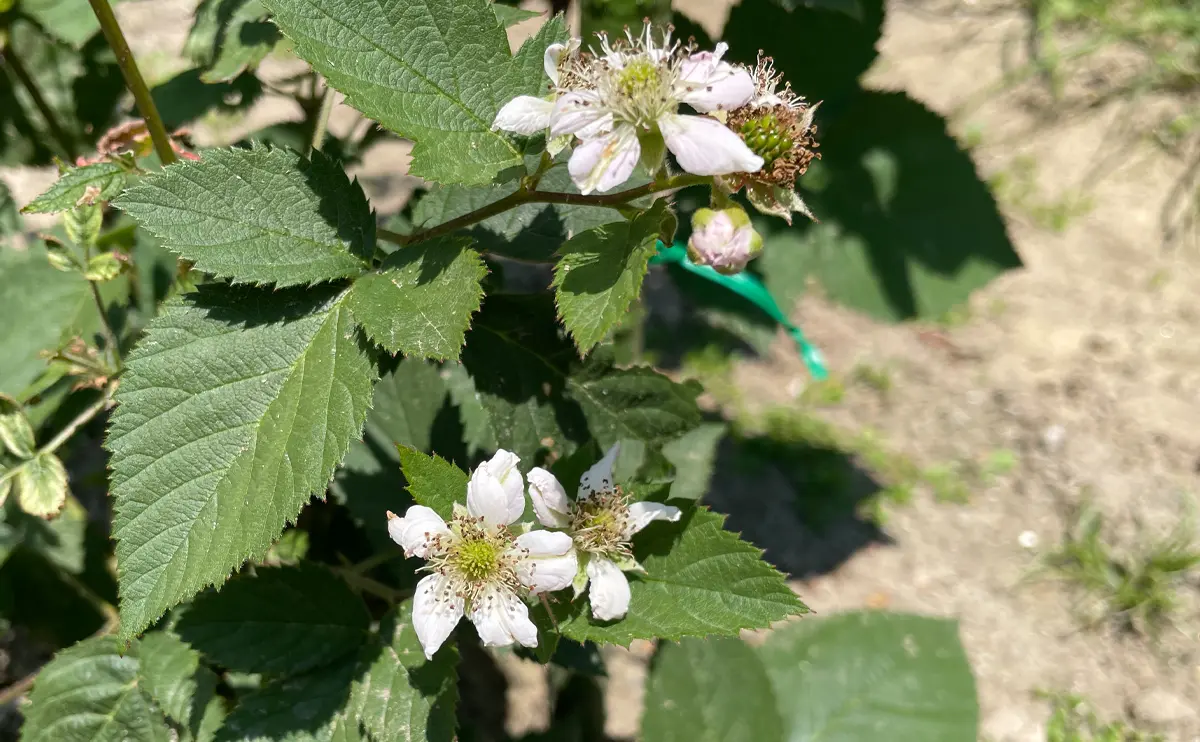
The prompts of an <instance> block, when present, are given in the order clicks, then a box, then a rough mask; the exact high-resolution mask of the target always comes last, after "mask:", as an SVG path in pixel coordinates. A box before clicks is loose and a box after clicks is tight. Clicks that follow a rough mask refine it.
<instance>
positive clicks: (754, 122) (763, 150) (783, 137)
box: [741, 113, 795, 165]
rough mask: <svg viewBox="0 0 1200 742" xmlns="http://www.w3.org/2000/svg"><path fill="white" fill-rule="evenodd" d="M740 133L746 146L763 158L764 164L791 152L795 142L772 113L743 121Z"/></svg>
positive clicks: (768, 163)
mask: <svg viewBox="0 0 1200 742" xmlns="http://www.w3.org/2000/svg"><path fill="white" fill-rule="evenodd" d="M741 134H742V139H743V140H744V141H745V142H746V146H747V147H749V148H750V149H751V150H752V151H753V152H754V154H756V155H758V156H759V157H761V158H763V160H764V161H765V165H770V164H771V162H773V161H774V160H776V159H778V158H779V157H782V156H784V155H786V154H787V153H788V152H791V151H792V147H793V145H794V144H795V142H793V141H792V138H791V136H789V133H788V131H787V129H786V127H783V126H781V125H780V123H779V120H778V119H776V118H775V114H773V113H768V114H766V115H764V116H759V117H758V118H754V119H750V120H749V121H747V122H745V123H744V124H742V131H741Z"/></svg>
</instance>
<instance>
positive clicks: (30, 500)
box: [13, 453, 67, 518]
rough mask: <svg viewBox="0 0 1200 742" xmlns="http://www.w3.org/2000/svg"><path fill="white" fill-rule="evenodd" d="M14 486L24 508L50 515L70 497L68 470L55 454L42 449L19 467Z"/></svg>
mask: <svg viewBox="0 0 1200 742" xmlns="http://www.w3.org/2000/svg"><path fill="white" fill-rule="evenodd" d="M13 488H14V489H15V491H16V494H17V504H18V505H20V506H21V509H22V510H24V511H25V512H27V513H29V514H30V515H36V516H38V517H39V518H50V517H53V516H55V515H57V514H58V511H60V510H62V507H63V503H65V502H66V501H67V470H66V469H65V468H64V467H63V464H62V461H60V460H59V458H58V457H57V456H55V455H54V454H52V453H40V454H38V455H37V456H34V457H33V458H32V459H29V460H28V461H26V462H24V463H23V464H21V465H20V467H18V468H17V473H16V476H15V477H13Z"/></svg>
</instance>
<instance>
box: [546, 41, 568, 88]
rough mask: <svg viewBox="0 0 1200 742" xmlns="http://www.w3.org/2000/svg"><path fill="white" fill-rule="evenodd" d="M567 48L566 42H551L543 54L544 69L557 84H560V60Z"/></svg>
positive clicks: (547, 75)
mask: <svg viewBox="0 0 1200 742" xmlns="http://www.w3.org/2000/svg"><path fill="white" fill-rule="evenodd" d="M566 50H567V45H566V44H551V45H550V46H548V47H546V53H545V54H543V55H542V69H544V70H545V71H546V77H548V78H550V81H551V82H553V83H554V84H555V85H557V84H558V62H559V60H561V59H562V56H563V52H565V51H566Z"/></svg>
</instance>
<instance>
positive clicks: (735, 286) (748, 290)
mask: <svg viewBox="0 0 1200 742" xmlns="http://www.w3.org/2000/svg"><path fill="white" fill-rule="evenodd" d="M650 262H651V263H652V264H658V265H671V264H674V265H678V266H680V267H681V268H683V269H684V270H687V271H690V272H692V273H694V274H696V275H697V276H700V277H701V278H705V279H707V280H709V281H712V282H713V283H715V284H717V285H719V286H724V287H725V288H727V289H729V290H730V291H732V292H734V293H735V294H737V295H738V296H740V297H742V298H743V299H745V300H746V301H749V302H750V303H751V304H753V305H754V306H756V307H758V308H759V309H761V310H762V311H763V312H765V313H766V314H767V315H768V316H770V317H771V319H773V320H775V321H776V322H778V323H779V324H780V325H781V326H783V329H785V330H787V333H788V334H789V335H791V336H792V340H794V341H796V347H797V348H799V350H800V358H801V359H803V360H804V365H805V366H806V367H807V368H808V373H809V374H811V375H812V377H813V378H814V379H816V380H817V381H824V380H825V379H828V378H829V371H827V370H826V369H825V360H824V358H823V357H822V356H821V351H820V350H818V349H817V348H816V346H814V345H813V344H812V343H810V342H808V340H807V339H806V338H805V337H804V333H803V332H802V331H801V330H800V328H799V327H797V326H796V325H794V324H792V323H791V321H790V320H788V318H787V315H785V314H784V313H783V311H782V310H781V309H780V308H779V304H777V303H776V302H775V297H773V296H771V292H770V291H768V290H767V287H766V286H764V285H763V283H762V281H760V280H758V277H757V276H755V275H754V274H753V273H747V272H745V271H742V272H741V273H737V274H735V275H732V276H727V275H725V274H724V273H718V272H717V271H716V270H714V269H713V268H712V266H708V265H696V264H695V263H693V262H692V261H691V259H690V258H689V257H688V254H687V248H686V247H684V246H683V245H681V244H679V243H678V242H676V243H675V244H674V245H672V246H670V247H667V246H666V245H664V244H663V243H662V241H661V240H660V241H659V243H658V254H657V255H655V256H654V257H653V258H651V259H650Z"/></svg>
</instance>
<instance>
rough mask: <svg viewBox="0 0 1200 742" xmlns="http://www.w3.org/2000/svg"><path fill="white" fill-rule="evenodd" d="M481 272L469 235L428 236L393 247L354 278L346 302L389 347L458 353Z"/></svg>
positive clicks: (431, 354) (419, 353)
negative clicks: (372, 267) (380, 261)
mask: <svg viewBox="0 0 1200 742" xmlns="http://www.w3.org/2000/svg"><path fill="white" fill-rule="evenodd" d="M485 275H487V266H485V265H484V263H483V258H481V257H480V256H479V253H477V252H475V251H474V250H472V249H471V240H470V239H469V238H463V237H443V238H440V239H434V240H429V241H428V242H422V243H420V244H417V245H413V246H411V247H403V248H401V249H399V250H397V251H396V252H394V253H392V254H391V255H389V256H388V258H387V260H385V261H384V262H383V265H382V266H381V267H380V270H379V271H378V272H372V273H368V274H367V275H365V276H363V277H361V278H359V279H358V280H357V281H355V282H354V287H353V288H352V289H351V290H350V295H349V296H348V297H347V298H346V306H347V307H349V309H350V311H351V312H352V313H353V314H354V318H355V319H356V320H358V322H359V323H360V324H361V325H362V326H363V329H364V330H365V331H366V333H367V336H368V337H370V338H371V339H372V340H374V341H375V342H377V343H379V344H380V345H382V346H383V347H384V348H386V349H387V350H388V351H389V352H391V353H401V352H403V353H404V354H405V355H408V356H416V357H418V358H433V359H437V360H445V359H447V358H458V354H459V351H460V350H461V348H462V344H463V336H464V335H465V334H466V331H467V327H468V325H470V323H471V315H472V314H473V313H475V312H476V311H477V310H478V309H479V302H480V299H481V298H482V297H483V287H482V286H481V285H480V282H481V281H482V280H483V277H484V276H485Z"/></svg>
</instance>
